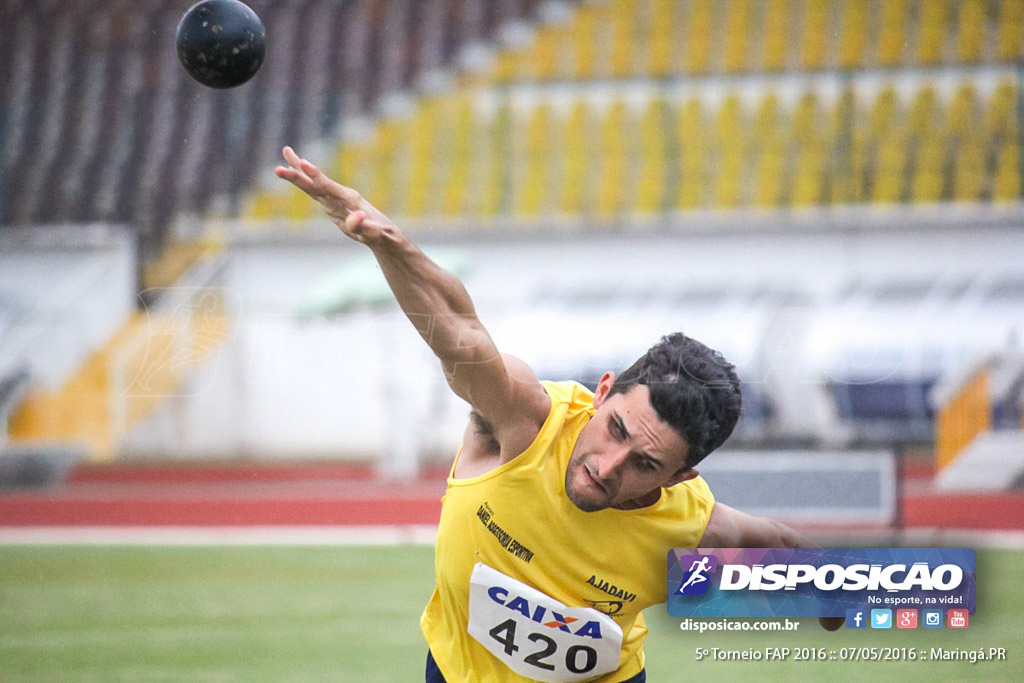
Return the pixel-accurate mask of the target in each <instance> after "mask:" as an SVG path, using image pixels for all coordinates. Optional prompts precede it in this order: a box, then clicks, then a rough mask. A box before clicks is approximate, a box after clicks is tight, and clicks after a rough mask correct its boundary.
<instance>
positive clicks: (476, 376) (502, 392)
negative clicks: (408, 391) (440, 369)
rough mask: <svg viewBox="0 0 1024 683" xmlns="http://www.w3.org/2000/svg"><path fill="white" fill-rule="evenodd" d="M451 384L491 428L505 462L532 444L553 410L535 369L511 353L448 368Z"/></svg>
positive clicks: (447, 372)
mask: <svg viewBox="0 0 1024 683" xmlns="http://www.w3.org/2000/svg"><path fill="white" fill-rule="evenodd" d="M445 371H446V374H447V375H448V381H449V384H451V386H452V389H453V390H454V391H455V393H457V394H458V395H459V396H461V397H462V398H464V399H465V400H466V401H468V402H469V403H470V405H472V406H473V409H474V411H476V412H477V413H478V414H479V415H480V417H481V418H482V419H483V420H485V421H486V422H487V423H488V424H489V425H490V426H491V427H492V428H493V433H494V436H495V437H496V439H497V441H498V443H499V444H500V446H501V455H502V459H503V460H505V459H508V458H510V457H514V456H515V455H518V454H519V452H521V451H522V450H525V449H526V447H527V446H529V445H530V443H532V442H533V440H534V438H535V437H536V436H537V433H538V432H539V431H540V428H541V426H542V425H543V424H544V421H545V420H546V419H547V416H548V412H549V411H550V409H551V399H550V398H548V395H547V392H546V391H545V390H544V387H543V386H542V385H541V383H540V380H538V379H537V375H536V374H535V373H534V372H533V369H532V368H531V367H530V366H529V365H528V364H527V363H525V362H524V361H523V360H521V359H519V358H516V357H515V356H510V355H508V354H499V355H498V356H497V358H493V359H489V360H487V361H484V362H481V363H477V364H460V365H459V366H458V367H452V368H448V367H446V368H445Z"/></svg>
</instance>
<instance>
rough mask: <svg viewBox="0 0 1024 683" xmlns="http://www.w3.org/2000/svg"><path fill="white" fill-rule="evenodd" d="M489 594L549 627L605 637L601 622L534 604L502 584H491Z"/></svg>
mask: <svg viewBox="0 0 1024 683" xmlns="http://www.w3.org/2000/svg"><path fill="white" fill-rule="evenodd" d="M487 595H488V596H490V598H491V600H493V601H494V602H496V603H498V604H499V605H503V606H505V607H507V608H508V609H510V610H512V611H513V612H519V613H520V614H522V615H523V616H524V617H526V618H527V619H530V620H531V621H535V622H537V623H538V624H542V625H543V626H547V627H548V628H557V629H558V630H560V631H564V632H566V633H572V634H573V635H576V636H581V637H584V638H595V639H600V638H602V637H603V636H602V635H601V623H600V622H598V621H583V620H582V619H578V618H576V617H571V616H567V615H562V614H559V613H558V612H556V611H555V610H553V609H548V608H547V607H545V606H544V605H532V604H530V601H529V600H527V599H526V598H524V597H522V596H520V595H510V594H509V591H508V589H506V588H504V587H502V586H491V587H490V588H488V589H487Z"/></svg>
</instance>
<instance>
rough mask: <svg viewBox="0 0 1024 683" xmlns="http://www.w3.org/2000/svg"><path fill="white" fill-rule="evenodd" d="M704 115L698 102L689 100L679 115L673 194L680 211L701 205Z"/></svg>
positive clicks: (703, 181)
mask: <svg viewBox="0 0 1024 683" xmlns="http://www.w3.org/2000/svg"><path fill="white" fill-rule="evenodd" d="M703 127H704V113H703V111H702V107H701V103H700V100H699V99H697V98H696V97H693V98H690V99H688V100H687V101H686V103H685V104H684V105H683V107H682V110H681V111H680V113H679V120H678V131H679V135H678V139H679V167H680V168H679V190H678V192H677V193H676V198H677V199H676V201H677V205H678V206H679V208H680V209H692V208H696V207H698V206H702V205H703V204H704V183H705V178H706V173H707V171H706V163H707V162H706V158H705V145H704V130H703Z"/></svg>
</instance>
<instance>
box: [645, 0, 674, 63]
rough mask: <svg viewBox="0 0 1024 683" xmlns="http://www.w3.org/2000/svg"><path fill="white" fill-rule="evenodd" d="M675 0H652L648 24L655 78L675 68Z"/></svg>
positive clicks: (651, 61)
mask: <svg viewBox="0 0 1024 683" xmlns="http://www.w3.org/2000/svg"><path fill="white" fill-rule="evenodd" d="M677 6H678V3H676V2H675V0H653V5H652V7H651V24H650V36H651V37H650V66H649V68H648V72H649V73H650V75H651V76H653V77H655V78H662V77H664V76H668V75H669V74H671V73H672V72H673V71H674V70H675V67H674V65H675V55H674V47H675V45H676V43H677V42H678V41H677V39H676V30H677V28H676V21H675V12H676V8H677Z"/></svg>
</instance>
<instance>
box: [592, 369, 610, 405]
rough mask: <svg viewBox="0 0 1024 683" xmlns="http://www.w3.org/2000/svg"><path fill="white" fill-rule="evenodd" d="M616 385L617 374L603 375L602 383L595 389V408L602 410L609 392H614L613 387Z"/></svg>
mask: <svg viewBox="0 0 1024 683" xmlns="http://www.w3.org/2000/svg"><path fill="white" fill-rule="evenodd" d="M613 384H615V373H614V372H606V373H604V374H603V375H601V379H600V381H598V383H597V388H596V389H594V407H595V408H600V407H601V404H602V403H604V400H605V399H606V398H608V392H609V391H611V390H612V385H613Z"/></svg>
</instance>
